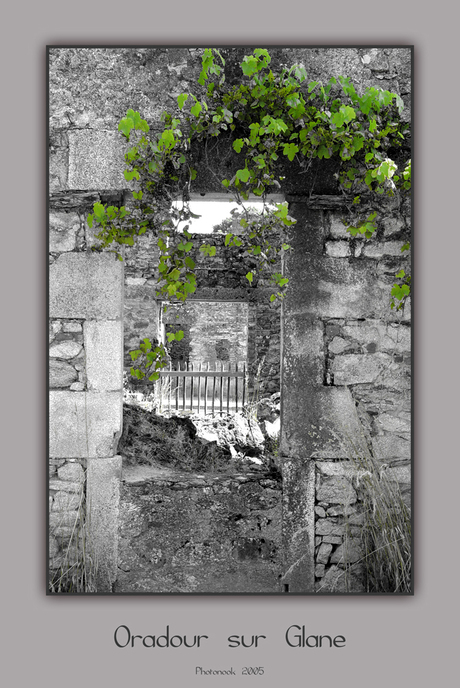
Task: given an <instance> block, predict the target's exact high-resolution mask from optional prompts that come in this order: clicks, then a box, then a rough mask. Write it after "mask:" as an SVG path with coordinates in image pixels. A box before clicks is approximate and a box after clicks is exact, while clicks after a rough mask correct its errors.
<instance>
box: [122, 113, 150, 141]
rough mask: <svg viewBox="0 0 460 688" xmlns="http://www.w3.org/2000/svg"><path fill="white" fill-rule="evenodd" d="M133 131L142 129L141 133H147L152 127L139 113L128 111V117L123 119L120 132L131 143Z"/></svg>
mask: <svg viewBox="0 0 460 688" xmlns="http://www.w3.org/2000/svg"><path fill="white" fill-rule="evenodd" d="M132 129H140V130H141V131H144V132H146V133H147V132H148V131H149V130H150V127H149V125H148V124H147V122H146V121H145V119H142V117H141V116H140V114H139V113H138V112H135V111H134V110H128V112H127V113H126V117H123V119H121V120H120V123H119V125H118V131H121V133H122V134H124V135H125V136H126V138H127V139H128V141H129V137H130V133H131V131H132Z"/></svg>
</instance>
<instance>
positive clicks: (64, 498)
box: [52, 490, 81, 511]
mask: <svg viewBox="0 0 460 688" xmlns="http://www.w3.org/2000/svg"><path fill="white" fill-rule="evenodd" d="M80 502H81V495H79V494H78V493H75V492H67V491H66V490H63V491H61V492H56V494H55V495H54V500H53V506H52V509H53V511H75V510H76V509H78V507H79V506H80Z"/></svg>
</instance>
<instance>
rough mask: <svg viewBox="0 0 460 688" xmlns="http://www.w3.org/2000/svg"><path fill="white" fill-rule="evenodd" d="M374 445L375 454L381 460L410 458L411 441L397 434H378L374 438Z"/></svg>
mask: <svg viewBox="0 0 460 688" xmlns="http://www.w3.org/2000/svg"><path fill="white" fill-rule="evenodd" d="M372 445H373V448H374V455H375V457H376V458H377V459H378V460H380V461H394V460H396V459H404V460H407V461H409V460H410V456H411V446H410V441H409V440H406V439H403V438H402V437H398V436H397V435H377V437H373V438H372Z"/></svg>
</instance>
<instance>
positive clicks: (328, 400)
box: [281, 379, 363, 459]
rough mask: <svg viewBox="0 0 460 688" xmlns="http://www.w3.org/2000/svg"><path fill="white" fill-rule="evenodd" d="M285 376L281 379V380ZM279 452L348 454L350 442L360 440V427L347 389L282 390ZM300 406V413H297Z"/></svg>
mask: <svg viewBox="0 0 460 688" xmlns="http://www.w3.org/2000/svg"><path fill="white" fill-rule="evenodd" d="M284 382H285V380H284V381H283V383H284ZM283 393H284V399H283V408H282V421H281V452H282V453H283V454H284V453H285V452H286V453H287V452H288V451H290V452H292V455H295V456H299V457H300V456H305V455H306V456H308V457H311V458H318V459H335V458H342V459H345V458H348V457H349V455H350V446H349V445H350V442H353V443H354V444H356V443H359V442H361V441H362V433H363V429H362V426H361V423H360V421H359V418H358V414H357V412H356V406H355V403H354V401H353V398H352V396H351V393H350V390H348V389H344V388H340V387H318V388H315V387H310V386H308V385H306V384H305V382H304V381H303V380H302V379H300V380H299V387H298V389H292V388H291V389H287V390H286V392H284V390H283ZM299 409H302V415H301V417H299Z"/></svg>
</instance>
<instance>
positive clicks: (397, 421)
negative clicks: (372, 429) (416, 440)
mask: <svg viewBox="0 0 460 688" xmlns="http://www.w3.org/2000/svg"><path fill="white" fill-rule="evenodd" d="M375 424H376V426H377V427H378V428H379V429H380V430H386V431H387V432H397V433H401V432H403V433H410V431H411V423H410V417H406V418H404V417H401V415H398V416H394V415H392V414H389V413H381V414H380V415H379V416H377V418H376V420H375Z"/></svg>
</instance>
